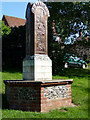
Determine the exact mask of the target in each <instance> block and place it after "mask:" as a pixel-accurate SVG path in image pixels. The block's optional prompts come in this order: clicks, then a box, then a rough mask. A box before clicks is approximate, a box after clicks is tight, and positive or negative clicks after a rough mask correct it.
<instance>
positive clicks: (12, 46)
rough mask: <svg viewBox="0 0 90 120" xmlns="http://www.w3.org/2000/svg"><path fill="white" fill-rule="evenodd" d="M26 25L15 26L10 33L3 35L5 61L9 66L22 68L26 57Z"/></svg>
mask: <svg viewBox="0 0 90 120" xmlns="http://www.w3.org/2000/svg"><path fill="white" fill-rule="evenodd" d="M25 28H26V26H20V27H19V28H17V27H14V28H13V29H12V30H11V32H10V34H8V35H3V36H2V52H3V55H2V58H3V63H4V64H5V65H8V66H9V67H14V68H15V67H17V68H22V61H23V59H24V57H25V46H26V44H25V43H26V41H25V40H26V29H25Z"/></svg>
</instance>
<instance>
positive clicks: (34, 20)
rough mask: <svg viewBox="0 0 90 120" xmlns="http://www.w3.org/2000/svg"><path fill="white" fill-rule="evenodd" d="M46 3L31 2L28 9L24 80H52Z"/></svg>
mask: <svg viewBox="0 0 90 120" xmlns="http://www.w3.org/2000/svg"><path fill="white" fill-rule="evenodd" d="M49 16H50V14H49V10H48V8H47V7H46V5H45V4H44V3H43V2H41V1H38V2H36V3H34V4H31V3H29V4H28V6H27V10H26V57H25V59H24V60H23V79H24V80H35V81H41V80H42V81H43V80H52V61H51V60H50V58H49V57H48V50H47V42H48V41H47V19H48V17H49Z"/></svg>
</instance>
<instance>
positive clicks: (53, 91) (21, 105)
mask: <svg viewBox="0 0 90 120" xmlns="http://www.w3.org/2000/svg"><path fill="white" fill-rule="evenodd" d="M4 83H5V93H6V96H7V101H8V103H9V107H10V108H11V109H18V110H25V111H37V112H48V111H50V110H52V109H57V108H60V107H66V106H70V105H71V102H72V100H71V84H72V82H70V81H67V82H65V81H64V82H55V84H54V82H50V83H47V82H46V83H42V82H27V81H26V82H25V81H14V80H12V81H9V80H6V81H4Z"/></svg>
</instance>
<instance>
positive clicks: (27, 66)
mask: <svg viewBox="0 0 90 120" xmlns="http://www.w3.org/2000/svg"><path fill="white" fill-rule="evenodd" d="M30 58H32V59H25V60H24V61H23V79H24V80H35V81H42V80H52V61H51V60H50V58H49V57H48V56H47V55H34V56H33V57H30Z"/></svg>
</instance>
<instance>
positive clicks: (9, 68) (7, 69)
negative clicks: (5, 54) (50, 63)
mask: <svg viewBox="0 0 90 120" xmlns="http://www.w3.org/2000/svg"><path fill="white" fill-rule="evenodd" d="M2 72H10V73H15V72H20V73H22V68H15V67H8V66H2Z"/></svg>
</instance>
